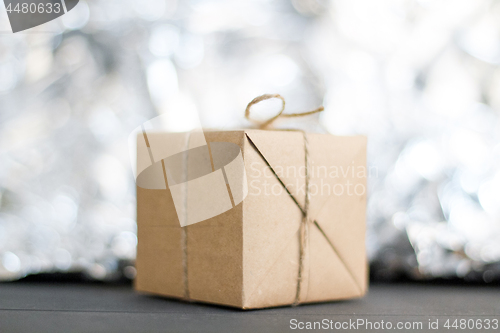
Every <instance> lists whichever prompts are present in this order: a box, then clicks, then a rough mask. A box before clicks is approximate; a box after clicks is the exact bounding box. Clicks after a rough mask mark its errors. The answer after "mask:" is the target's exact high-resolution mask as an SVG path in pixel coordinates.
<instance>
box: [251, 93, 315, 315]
mask: <svg viewBox="0 0 500 333" xmlns="http://www.w3.org/2000/svg"><path fill="white" fill-rule="evenodd" d="M272 98H278V99H280V100H281V102H282V105H281V110H280V111H279V112H278V113H277V114H276V115H275V116H273V117H271V118H269V119H267V120H265V121H263V122H258V121H256V120H254V119H252V118H251V117H250V109H251V108H252V106H253V105H255V104H257V103H260V102H262V101H265V100H268V99H272ZM283 111H285V99H284V98H283V97H282V96H281V95H279V94H265V95H261V96H258V97H255V98H254V99H253V100H252V101H251V102H250V103H248V105H247V108H246V110H245V118H246V119H248V120H250V121H252V122H253V123H256V124H257V125H258V127H259V128H260V129H267V128H268V127H269V125H271V124H272V123H273V122H274V121H275V120H276V119H278V118H293V117H304V116H308V115H311V114H315V113H319V112H322V111H324V107H323V106H320V107H319V108H317V109H315V110H312V111H308V112H302V113H285V114H284V113H283ZM292 131H299V132H301V133H302V135H303V137H304V159H305V161H304V164H305V171H306V172H305V173H306V175H305V183H306V184H305V186H306V191H305V192H306V193H305V199H304V207H303V208H302V207H301V206H300V205H299V204H298V203H297V202H295V203H296V204H297V206H298V207H299V209H300V211H301V212H302V221H301V223H300V228H299V271H298V276H297V288H296V293H295V300H294V302H293V305H298V304H300V295H301V291H302V281H303V279H304V261H305V257H306V247H307V239H308V230H309V224H310V223H313V221H312V220H311V219H310V218H309V180H310V174H309V148H308V146H309V143H308V141H307V135H306V133H305V132H304V131H302V130H292ZM268 166H269V167H270V165H268ZM271 170H272V171H273V173H274V175H275V176H276V178H278V180H279V181H280V183H281V185H282V186H283V187H285V189H286V186H285V185H284V184H283V183H282V182H281V180H280V179H279V177H278V175H277V174H276V173H275V172H274V170H273V169H272V168H271ZM287 192H288V191H287ZM288 194H289V195H290V196H291V197H292V198H293V196H292V195H291V193H290V192H288ZM294 201H295V200H294Z"/></svg>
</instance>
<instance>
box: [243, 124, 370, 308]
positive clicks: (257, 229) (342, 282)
mask: <svg viewBox="0 0 500 333" xmlns="http://www.w3.org/2000/svg"><path fill="white" fill-rule="evenodd" d="M290 134H291V133H284V132H281V133H279V134H276V132H274V133H272V136H273V138H272V140H271V141H272V142H273V144H270V143H267V144H266V145H260V146H259V145H258V143H257V147H253V146H252V144H251V143H250V142H249V144H248V145H247V146H246V147H245V164H246V165H247V171H248V182H249V195H248V198H247V199H246V200H245V202H244V214H243V216H244V226H243V228H244V229H243V230H244V239H243V244H244V245H243V246H244V248H243V255H244V257H243V258H244V261H243V263H244V273H243V274H244V275H243V276H244V280H243V282H244V307H245V308H260V307H271V306H280V305H286V304H292V303H293V301H294V300H295V294H296V290H297V289H296V288H297V281H298V263H299V235H298V229H299V225H300V222H301V219H302V215H301V212H300V210H299V209H298V208H297V205H296V203H295V202H294V201H293V200H291V198H290V195H289V194H288V193H286V191H284V190H283V188H282V185H281V184H280V183H279V182H278V181H277V180H276V177H275V176H274V175H273V174H272V173H270V172H269V170H268V169H269V168H268V166H267V165H266V163H265V162H264V161H263V159H262V157H261V156H260V154H258V153H257V152H256V150H260V149H261V154H262V155H264V157H266V154H268V155H269V154H270V155H273V157H272V158H270V159H269V161H270V164H271V166H272V167H273V168H279V166H282V167H288V166H290V167H291V168H290V172H294V170H300V168H303V167H304V164H301V163H299V162H298V160H297V163H295V164H296V165H295V164H293V163H292V164H290V163H289V162H288V164H287V165H281V164H280V163H283V162H280V157H279V154H280V152H279V149H280V147H281V146H283V145H287V143H288V142H289V141H290V140H289V138H288V136H289V135H290ZM295 134H297V133H295ZM262 135H263V134H262V133H259V136H262ZM249 137H250V138H251V137H252V131H249ZM259 139H260V140H262V139H263V138H262V137H261V138H259ZM308 139H309V140H308V141H309V163H310V170H309V171H310V175H311V180H310V185H311V188H310V189H309V191H310V201H311V204H310V208H309V217H310V219H311V223H309V225H308V227H309V232H308V243H307V246H306V254H305V260H304V272H303V276H302V281H303V284H302V288H301V294H300V301H301V302H303V303H306V302H321V301H327V300H338V299H346V298H353V297H359V296H362V295H363V294H364V293H365V292H366V289H367V264H366V263H367V261H366V253H365V210H366V176H364V175H363V174H362V171H363V170H366V138H364V137H338V136H332V135H319V134H308ZM255 141H256V142H258V141H259V140H255ZM297 149H298V150H302V149H303V145H301V146H300V147H297ZM301 156H302V157H303V156H304V155H303V151H302V155H301ZM285 160H288V161H291V160H293V159H291V158H287V159H285ZM325 170H326V172H325ZM335 170H338V172H339V174H340V176H338V174H337V173H335V172H334V171H335ZM353 170H354V173H353ZM286 172H288V171H286ZM284 176H285V177H286V176H288V178H289V179H290V178H291V177H293V176H294V175H287V174H286V173H285V175H284ZM336 184H340V185H338V186H336V187H335V190H337V192H335V193H334V192H333V188H334V186H335V185H336ZM286 185H287V186H288V185H289V184H286ZM290 185H292V186H293V184H290ZM296 186H300V183H297V185H296ZM341 187H342V188H343V189H344V192H343V193H340V188H341ZM355 187H356V190H357V192H356V193H359V194H360V195H353V194H352V193H354V192H353V191H354V188H355ZM328 188H330V191H328ZM273 189H274V192H273ZM347 191H349V193H348V192H347ZM290 192H291V193H292V194H293V195H294V196H301V195H302V196H303V195H304V193H303V191H301V190H300V189H296V190H295V191H290ZM297 199H299V198H297ZM297 201H298V202H299V204H301V203H302V202H303V200H297ZM312 221H316V222H317V223H318V226H319V228H318V227H317V226H316V225H315V224H314V223H312ZM325 236H326V237H325Z"/></svg>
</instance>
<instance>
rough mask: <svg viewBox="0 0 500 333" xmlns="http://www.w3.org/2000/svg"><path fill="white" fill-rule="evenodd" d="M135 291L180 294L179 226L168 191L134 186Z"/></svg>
mask: <svg viewBox="0 0 500 333" xmlns="http://www.w3.org/2000/svg"><path fill="white" fill-rule="evenodd" d="M137 239H138V243H137V259H136V269H137V277H136V281H135V288H136V289H137V290H138V291H143V292H149V293H155V294H161V295H167V296H175V297H182V296H183V295H184V289H183V288H184V287H183V275H182V274H183V268H182V255H183V254H182V248H181V228H180V226H179V222H178V221H177V216H176V215H175V208H174V206H173V201H172V198H171V196H170V192H169V191H168V190H146V189H141V188H138V189H137Z"/></svg>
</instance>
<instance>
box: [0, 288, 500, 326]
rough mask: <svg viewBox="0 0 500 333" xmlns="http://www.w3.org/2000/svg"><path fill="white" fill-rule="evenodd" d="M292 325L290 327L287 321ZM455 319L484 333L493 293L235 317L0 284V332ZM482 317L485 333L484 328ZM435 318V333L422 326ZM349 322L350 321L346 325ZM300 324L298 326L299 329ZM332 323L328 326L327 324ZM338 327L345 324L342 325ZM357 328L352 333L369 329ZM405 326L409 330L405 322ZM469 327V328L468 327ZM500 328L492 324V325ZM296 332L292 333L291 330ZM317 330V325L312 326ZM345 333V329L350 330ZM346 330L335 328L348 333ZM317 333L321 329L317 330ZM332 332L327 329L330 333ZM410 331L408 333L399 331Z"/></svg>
mask: <svg viewBox="0 0 500 333" xmlns="http://www.w3.org/2000/svg"><path fill="white" fill-rule="evenodd" d="M294 319H295V321H294ZM448 319H450V325H452V324H453V321H454V320H455V319H457V320H458V321H457V324H458V327H459V323H460V320H461V319H465V320H469V319H473V320H474V323H475V324H474V325H476V323H477V322H478V321H480V322H481V323H482V324H483V331H485V332H500V327H499V328H498V329H496V330H495V329H493V326H494V320H495V319H496V320H500V287H499V286H498V285H496V286H477V285H476V286H471V285H457V284H452V285H447V284H430V285H425V284H411V283H398V284H372V285H371V287H370V292H369V294H368V296H367V297H365V298H364V299H360V300H354V301H343V302H333V303H326V304H314V305H304V306H299V307H295V308H291V307H287V308H276V309H267V310H255V311H240V310H235V309H229V308H224V307H217V306H210V305H203V304H190V303H183V302H180V301H175V300H168V299H163V298H159V297H152V296H145V295H140V294H137V293H135V292H134V291H133V290H132V287H131V286H130V285H128V284H96V283H52V282H43V283H41V282H14V283H0V332H2V333H3V332H121V333H124V332H290V331H299V329H298V328H299V327H302V325H307V322H311V325H314V322H319V323H320V324H321V325H323V328H326V324H325V323H328V326H329V328H330V327H333V330H335V322H339V323H340V324H337V325H342V324H343V323H347V324H349V325H351V323H352V322H356V323H361V321H360V320H363V321H364V322H365V323H367V322H371V323H372V325H374V326H376V325H377V324H376V323H379V324H378V325H382V324H381V321H382V320H383V321H384V327H385V329H382V328H380V329H379V330H377V331H380V332H382V331H386V330H387V325H388V323H389V322H390V323H391V325H392V331H394V332H399V331H405V330H404V329H401V330H399V329H397V328H396V327H395V326H396V325H397V324H398V323H403V325H405V324H406V323H407V322H409V323H410V324H411V325H417V326H414V327H413V328H415V330H417V328H419V327H418V324H415V323H422V329H419V330H418V331H419V332H427V331H428V332H437V331H442V332H470V331H477V330H470V329H460V328H457V329H455V328H453V327H451V328H450V329H447V328H445V327H444V324H445V323H446V320H448ZM487 319H489V320H490V324H491V326H492V327H490V329H489V330H485V329H484V326H486V325H485V324H486V322H487ZM436 320H438V323H439V330H430V329H429V328H428V325H429V321H431V322H433V323H434V322H436ZM349 321H350V322H351V323H349ZM301 323H302V324H301ZM330 325H333V326H330ZM343 325H344V328H346V324H343ZM366 325H369V324H363V325H360V326H359V327H357V331H375V328H376V327H373V326H372V329H370V327H369V326H366ZM406 325H409V324H406ZM469 325H470V322H469ZM499 325H500V324H499ZM291 327H292V328H293V327H296V328H297V329H293V330H292V329H291ZM316 327H318V325H316ZM350 328H351V330H352V328H353V326H352V325H351V326H350ZM348 330H349V329H337V331H348ZM318 331H328V330H325V329H321V330H320V329H318ZM330 331H332V330H330ZM406 331H414V330H406Z"/></svg>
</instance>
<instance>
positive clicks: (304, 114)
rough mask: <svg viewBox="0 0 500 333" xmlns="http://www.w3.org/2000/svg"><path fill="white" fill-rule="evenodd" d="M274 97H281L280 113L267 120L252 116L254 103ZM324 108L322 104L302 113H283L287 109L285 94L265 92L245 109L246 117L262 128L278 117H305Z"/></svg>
mask: <svg viewBox="0 0 500 333" xmlns="http://www.w3.org/2000/svg"><path fill="white" fill-rule="evenodd" d="M272 98H278V99H281V102H282V106H281V110H280V111H279V112H278V114H276V115H275V116H273V117H271V118H269V119H268V120H266V121H264V122H258V121H256V120H254V119H252V118H250V109H251V107H252V106H253V105H255V104H257V103H260V102H262V101H265V100H267V99H272ZM324 110H325V108H324V107H322V106H320V107H319V108H317V109H315V110H312V111H308V112H302V113H283V111H285V99H284V98H283V96H281V95H279V94H264V95H261V96H257V97H255V98H254V99H253V100H252V101H251V102H250V103H248V105H247V108H246V110H245V118H246V119H248V120H250V121H251V122H253V123H256V124H257V125H258V126H259V128H260V129H265V128H267V127H268V126H269V125H271V124H272V123H273V122H274V121H275V120H276V119H278V118H294V117H304V116H309V115H311V114H315V113H318V112H321V111H324Z"/></svg>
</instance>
